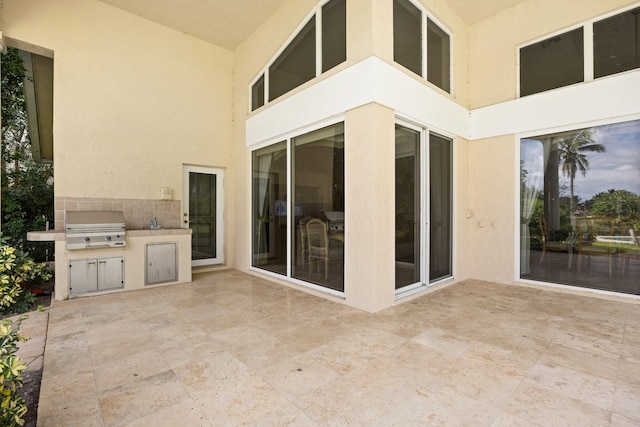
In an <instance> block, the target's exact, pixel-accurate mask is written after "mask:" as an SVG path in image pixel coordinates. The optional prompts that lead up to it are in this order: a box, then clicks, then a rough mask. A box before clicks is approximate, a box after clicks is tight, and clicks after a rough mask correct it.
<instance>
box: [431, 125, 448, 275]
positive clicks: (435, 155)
mask: <svg viewBox="0 0 640 427" xmlns="http://www.w3.org/2000/svg"><path fill="white" fill-rule="evenodd" d="M451 150H452V141H451V140H450V139H448V138H444V137H442V136H440V135H436V134H434V133H431V134H430V135H429V189H430V203H429V208H430V209H429V282H433V281H436V280H440V279H443V278H445V277H450V276H452V275H453V271H452V267H451V266H452V262H451V261H452V253H453V251H452V240H453V239H452V234H453V226H452V220H451V219H452V216H453V210H452V187H451V172H452V168H451V163H452V153H451Z"/></svg>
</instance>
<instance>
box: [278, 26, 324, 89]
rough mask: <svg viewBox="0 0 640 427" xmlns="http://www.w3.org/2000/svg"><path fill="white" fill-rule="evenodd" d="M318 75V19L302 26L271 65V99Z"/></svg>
mask: <svg viewBox="0 0 640 427" xmlns="http://www.w3.org/2000/svg"><path fill="white" fill-rule="evenodd" d="M315 76H316V20H315V17H313V18H311V20H310V21H309V22H308V23H307V24H306V25H305V26H304V28H302V30H301V31H300V32H299V33H298V35H297V36H296V37H295V38H294V39H293V41H291V43H289V45H288V46H287V48H286V49H285V50H284V52H282V53H281V54H280V56H278V58H277V59H276V60H275V61H273V64H271V66H270V67H269V101H272V100H274V99H276V98H277V97H279V96H281V95H284V94H285V93H287V92H289V91H290V90H291V89H294V88H296V87H298V86H300V85H301V84H303V83H305V82H308V81H309V80H311V79H312V78H314V77H315Z"/></svg>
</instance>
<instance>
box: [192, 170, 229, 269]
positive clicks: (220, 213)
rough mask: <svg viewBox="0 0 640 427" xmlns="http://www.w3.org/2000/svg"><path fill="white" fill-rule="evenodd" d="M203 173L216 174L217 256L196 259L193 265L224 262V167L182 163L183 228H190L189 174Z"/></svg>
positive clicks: (201, 265) (199, 265) (200, 265)
mask: <svg viewBox="0 0 640 427" xmlns="http://www.w3.org/2000/svg"><path fill="white" fill-rule="evenodd" d="M190 173H201V174H208V175H215V176H216V256H215V257H214V258H206V259H198V260H194V259H193V257H191V258H192V259H191V267H203V266H209V265H217V264H223V263H224V169H222V168H216V167H207V166H192V165H182V228H190V223H191V221H190V220H189V214H190V212H189V174H190Z"/></svg>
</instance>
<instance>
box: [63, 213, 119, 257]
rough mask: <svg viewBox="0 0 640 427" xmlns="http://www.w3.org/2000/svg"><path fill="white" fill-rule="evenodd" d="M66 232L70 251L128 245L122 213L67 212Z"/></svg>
mask: <svg viewBox="0 0 640 427" xmlns="http://www.w3.org/2000/svg"><path fill="white" fill-rule="evenodd" d="M65 231H66V237H67V249H68V250H76V249H94V248H115V247H123V246H126V245H127V239H126V237H125V225H124V213H122V212H120V211H67V212H66V224H65Z"/></svg>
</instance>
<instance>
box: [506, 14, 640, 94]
mask: <svg viewBox="0 0 640 427" xmlns="http://www.w3.org/2000/svg"><path fill="white" fill-rule="evenodd" d="M638 7H640V2H636V3H634V4H631V5H628V6H625V7H623V8H620V9H616V10H614V11H611V12H608V13H605V14H602V15H598V16H596V17H593V18H590V19H587V20H584V21H582V22H581V23H578V24H575V25H571V26H567V27H563V28H562V29H560V30H557V31H553V32H551V33H547V34H545V35H543V36H540V37H536V38H535V39H531V40H528V41H526V42H524V43H520V44H518V45H516V47H515V55H516V98H523V97H527V96H533V95H537V94H540V93H547V92H551V91H554V90H559V89H563V88H566V87H572V86H577V85H580V84H584V83H589V82H593V81H595V80H601V79H606V78H610V77H615V76H620V75H624V74H626V73H633V72H637V71H639V70H640V67H639V68H633V69H631V70H626V71H621V72H619V73H615V74H610V75H606V76H602V77H598V78H595V77H594V68H595V64H594V40H593V25H594V24H595V23H596V22H599V21H602V20H604V19H607V18H611V17H614V16H616V15H620V14H623V13H626V12H629V11H631V10H634V9H636V8H638ZM578 28H582V29H583V48H584V53H583V57H584V64H583V69H584V79H583V80H582V81H581V82H578V83H574V84H571V85H567V86H561V87H557V88H554V89H548V90H545V91H542V92H535V93H532V94H529V95H524V96H523V95H522V94H521V90H520V88H521V82H520V76H521V72H520V67H521V61H520V51H521V50H522V48H525V47H528V46H531V45H534V44H536V43H540V42H542V41H544V40H548V39H551V38H553V37H556V36H559V35H562V34H565V33H568V32H570V31H573V30H576V29H578Z"/></svg>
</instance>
